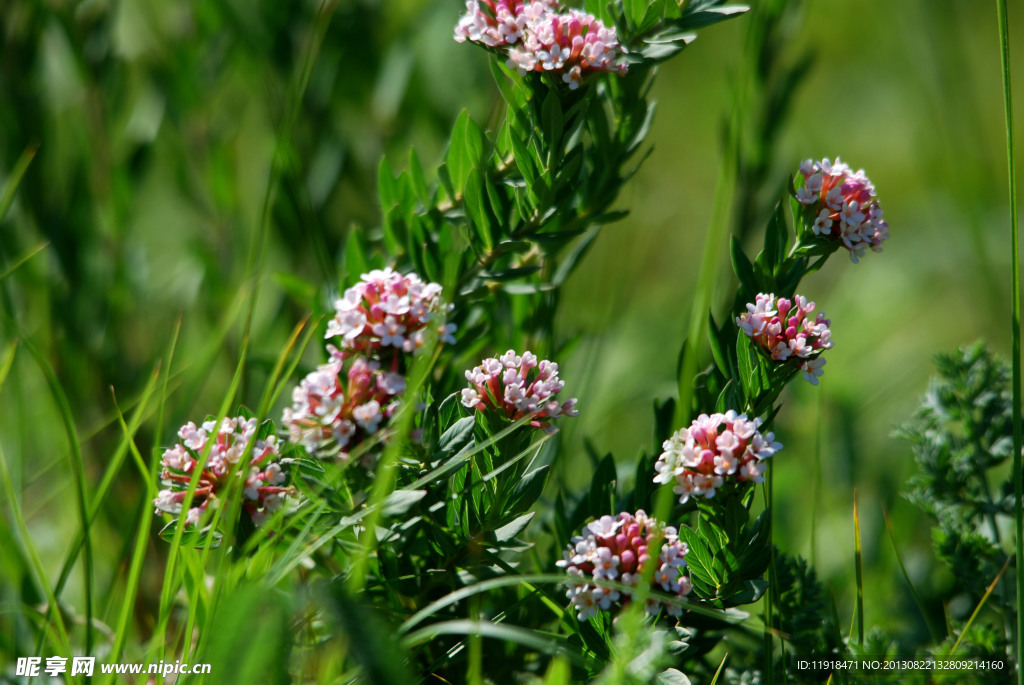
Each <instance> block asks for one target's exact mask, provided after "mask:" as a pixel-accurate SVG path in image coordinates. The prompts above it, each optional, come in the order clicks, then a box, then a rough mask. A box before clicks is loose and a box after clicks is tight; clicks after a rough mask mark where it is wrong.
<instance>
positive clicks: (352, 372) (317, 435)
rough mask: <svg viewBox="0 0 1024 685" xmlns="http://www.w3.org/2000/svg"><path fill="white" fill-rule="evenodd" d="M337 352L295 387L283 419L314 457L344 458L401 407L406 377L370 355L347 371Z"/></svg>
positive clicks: (293, 439)
mask: <svg viewBox="0 0 1024 685" xmlns="http://www.w3.org/2000/svg"><path fill="white" fill-rule="evenodd" d="M332 356H333V359H332V360H331V361H330V362H328V363H327V364H322V365H321V366H319V367H317V369H316V371H313V372H312V373H310V374H309V375H308V376H306V377H305V378H304V379H302V382H301V383H299V385H298V386H296V387H295V389H294V390H292V406H290V407H286V408H285V410H284V417H283V421H284V425H285V427H286V428H287V429H288V440H289V441H291V442H293V443H297V444H300V445H302V446H303V447H304V448H305V449H306V451H307V452H309V453H310V454H312V455H317V456H334V457H335V458H336V459H338V460H339V461H343V462H344V461H347V460H348V458H349V453H350V452H351V451H352V450H353V449H355V448H357V447H358V446H359V445H360V444H362V443H363V442H364V441H365V440H367V439H368V438H370V436H372V435H374V434H375V433H377V432H378V430H380V427H381V423H382V422H383V421H386V420H387V419H389V418H391V416H392V415H393V414H394V412H395V411H397V409H398V406H399V403H398V400H397V398H398V396H400V395H401V394H402V393H403V392H404V391H405V378H404V377H403V376H402V375H401V374H399V373H397V372H392V371H382V370H381V366H380V362H377V361H374V360H368V359H366V358H364V357H356V358H355V359H354V360H353V361H352V363H351V364H350V365H349V368H348V371H347V372H346V371H345V370H344V367H343V361H342V357H341V353H340V352H339V351H338V350H336V349H333V350H332ZM363 458H364V460H368V459H369V458H370V457H369V453H367V454H365V455H364V457H363Z"/></svg>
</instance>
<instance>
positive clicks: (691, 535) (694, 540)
mask: <svg viewBox="0 0 1024 685" xmlns="http://www.w3.org/2000/svg"><path fill="white" fill-rule="evenodd" d="M679 539H680V540H682V541H683V542H685V543H686V546H687V547H688V548H689V551H688V552H687V554H686V567H687V569H689V573H690V580H691V581H692V582H693V586H694V588H695V589H696V590H698V593H697V594H698V595H699V596H701V597H703V598H704V599H711V598H713V597H715V596H717V594H718V587H719V585H720V583H719V582H718V576H717V575H716V574H715V571H714V566H715V564H714V557H713V556H712V554H711V550H710V549H708V546H707V544H706V543H705V542H704V539H703V538H701V536H700V535H698V534H697V532H696V531H695V530H693V529H692V528H688V527H686V526H681V527H680V528H679Z"/></svg>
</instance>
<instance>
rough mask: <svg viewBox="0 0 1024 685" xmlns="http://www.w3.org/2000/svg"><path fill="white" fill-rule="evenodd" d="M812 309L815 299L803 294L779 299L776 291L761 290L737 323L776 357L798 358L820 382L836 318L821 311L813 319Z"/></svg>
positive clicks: (814, 380)
mask: <svg viewBox="0 0 1024 685" xmlns="http://www.w3.org/2000/svg"><path fill="white" fill-rule="evenodd" d="M812 311H814V303H813V302H808V301H807V298H806V297H803V296H801V295H797V296H796V297H794V298H793V300H792V301H790V300H789V299H787V298H785V297H780V298H778V300H777V301H776V299H775V295H774V294H767V295H766V294H765V293H759V294H758V295H757V299H756V301H755V302H753V303H748V304H747V311H746V313H744V314H740V315H739V316H738V317H736V325H737V326H739V328H740V330H741V331H743V332H744V333H745V334H746V335H747V337H749V338H750V339H751V340H754V341H755V342H757V343H758V344H759V345H761V346H762V347H763V348H764V349H765V350H767V351H768V353H769V354H770V355H771V357H772V359H774V360H775V361H779V362H785V361H789V360H797V361H798V363H799V364H800V370H801V371H803V374H804V378H805V379H807V381H808V382H809V383H811V385H817V384H818V378H819V377H820V376H821V375H822V374H823V373H824V369H823V368H822V367H823V366H825V359H824V358H822V357H821V356H819V355H820V354H821V352H822V351H824V350H827V349H829V348H830V347H832V331H831V330H829V324H831V323H832V322H831V321H829V320H828V319H826V318H825V315H824V314H821V313H819V314H818V316H817V317H816V318H814V319H811V318H810V317H808V314H810V313H811V312H812Z"/></svg>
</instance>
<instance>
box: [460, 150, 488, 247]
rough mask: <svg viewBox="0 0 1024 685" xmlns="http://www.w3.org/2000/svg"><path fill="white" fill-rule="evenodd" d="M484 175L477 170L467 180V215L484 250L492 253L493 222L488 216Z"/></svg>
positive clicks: (471, 172) (474, 169)
mask: <svg viewBox="0 0 1024 685" xmlns="http://www.w3.org/2000/svg"><path fill="white" fill-rule="evenodd" d="M483 183H484V181H483V174H481V173H480V171H479V170H478V169H476V168H473V169H471V170H470V173H469V177H468V179H467V180H466V192H465V195H464V197H465V202H466V214H467V215H468V216H469V218H470V219H471V220H472V222H473V227H474V228H475V229H476V235H477V237H478V238H479V239H480V244H481V245H482V247H483V249H484V250H486V251H488V252H489V251H490V250H491V249H492V248H493V247H494V243H493V241H492V239H491V220H490V219H489V218H488V216H487V200H486V199H485V197H484V191H483Z"/></svg>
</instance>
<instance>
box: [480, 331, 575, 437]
mask: <svg viewBox="0 0 1024 685" xmlns="http://www.w3.org/2000/svg"><path fill="white" fill-rule="evenodd" d="M466 380H468V381H469V383H470V386H469V387H468V388H465V389H463V391H462V404H463V405H464V406H466V407H469V408H470V409H478V410H480V411H486V410H487V409H488V408H491V409H496V410H497V411H499V412H501V413H503V414H504V415H505V416H506V417H507V418H509V419H512V420H513V421H514V420H516V419H519V418H522V417H523V416H527V415H529V416H532V417H533V420H532V421H531V422H530V425H532V426H535V427H538V428H543V427H544V426H545V425H546V424H545V423H544V422H543V419H548V418H555V417H556V416H576V415H578V414H579V412H578V411H577V410H576V398H575V397H574V398H572V399H569V400H566V401H565V402H559V401H558V400H557V399H556V398H555V396H556V395H558V393H559V392H561V391H562V388H563V387H564V386H565V383H564V382H563V381H562V380H561V379H560V378H559V377H558V364H556V363H555V362H550V361H548V360H546V359H544V360H541V361H539V362H538V360H537V355H535V354H533V353H532V352H530V351H526V352H523V354H522V355H519V354H517V353H516V351H515V350H509V351H508V352H506V353H505V354H503V355H501V356H500V357H497V358H495V357H491V358H490V359H485V360H483V361H482V362H480V365H479V366H475V367H473V368H472V369H470V370H469V371H467V372H466Z"/></svg>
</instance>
